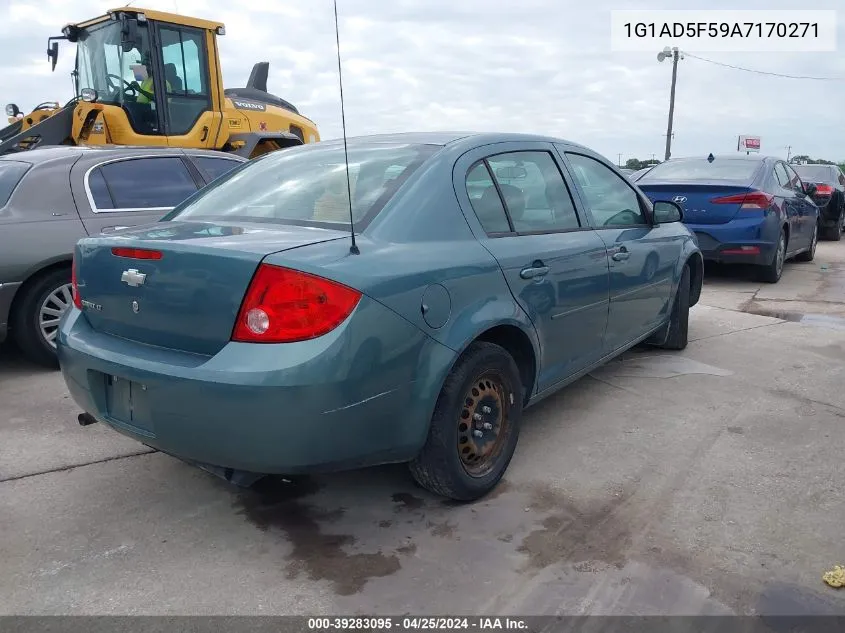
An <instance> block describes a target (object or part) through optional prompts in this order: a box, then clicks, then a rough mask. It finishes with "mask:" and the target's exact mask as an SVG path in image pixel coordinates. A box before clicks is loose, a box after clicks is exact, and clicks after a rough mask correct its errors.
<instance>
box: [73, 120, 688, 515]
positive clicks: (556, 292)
mask: <svg viewBox="0 0 845 633" xmlns="http://www.w3.org/2000/svg"><path fill="white" fill-rule="evenodd" d="M350 193H351V196H350ZM350 198H351V203H350ZM350 217H351V218H352V220H354V222H353V223H352V226H350ZM681 220H682V211H681V208H680V207H679V205H677V204H675V203H673V202H671V201H669V202H655V203H654V204H652V203H651V202H649V200H648V199H647V198H646V197H645V196H644V195H642V193H641V192H639V191H638V190H637V189H636V187H634V186H633V185H632V184H631V183H630V182H629V181H628V179H627V178H625V176H624V175H623V174H621V173H620V172H619V170H618V169H616V168H615V167H614V166H613V165H612V164H611V163H610V162H609V161H607V160H606V159H604V158H603V157H602V156H600V155H598V154H596V153H595V152H593V151H591V150H589V149H587V148H585V147H582V146H580V145H576V144H573V143H569V142H566V141H562V140H559V139H554V138H546V137H538V136H528V135H517V134H464V135H460V134H433V133H428V134H402V135H389V136H372V137H362V138H356V139H350V140H349V147H348V163H347V161H346V159H345V152H344V145H343V143H342V142H321V143H317V144H313V145H306V146H302V147H299V148H294V149H290V150H285V151H280V152H275V153H271V154H267V155H265V156H263V157H261V158H259V159H256V160H254V161H251V162H249V163H245V164H244V165H243V166H241V167H238V168H236V169H234V170H233V171H232V172H230V173H229V174H228V175H227V176H224V177H222V178H221V179H219V180H217V181H216V182H215V183H213V184H211V185H210V186H208V187H206V188H204V189H203V190H201V191H200V192H198V193H197V194H196V195H194V196H193V197H192V198H189V199H188V200H186V201H185V202H184V203H183V204H181V205H179V206H178V207H177V208H175V209H174V210H173V211H172V212H171V213H170V214H168V215H167V216H165V217H164V219H163V220H162V221H161V222H158V223H155V224H152V225H147V226H144V227H136V228H133V229H127V230H123V231H118V232H115V233H111V234H108V235H100V236H96V237H89V238H85V239H83V240H81V241H80V242H79V244H78V245H77V247H76V251H75V253H74V264H73V296H74V307H73V308H72V309H70V310H69V311H68V312H67V313H66V315H65V316H64V317H63V320H62V324H61V328H60V333H59V336H58V343H57V345H58V355H59V359H60V364H61V369H62V373H63V376H64V379H65V382H66V384H67V386H68V389H69V390H70V393H71V395H72V397H73V399H74V400H75V401H76V403H77V404H78V405H79V406H80V407H81V408H82V409H83V411H84V413H82V414H80V422H83V423H91V422H95V421H96V422H100V423H103V424H106V425H108V426H109V427H111V428H113V429H114V430H116V431H118V432H120V433H123V434H125V435H127V436H129V437H132V438H135V439H136V440H138V441H139V442H143V443H144V444H147V445H149V446H151V447H155V448H157V449H159V450H161V451H163V452H165V453H168V454H170V455H172V456H175V457H177V458H179V459H182V460H185V461H187V462H190V463H192V464H196V465H199V466H201V467H203V468H205V469H207V470H210V471H212V472H215V473H217V474H219V475H221V476H223V477H225V478H226V479H228V480H229V481H233V482H235V483H241V484H243V485H247V483H248V482H249V481H251V480H254V479H255V478H257V477H258V476H260V475H262V474H267V473H281V474H301V473H311V472H318V471H329V470H335V471H336V470H345V469H352V468H358V467H363V466H368V465H375V464H382V463H388V462H407V463H409V465H410V470H411V473H412V474H413V477H414V478H415V479H416V481H417V482H418V483H419V484H420V485H421V486H423V487H425V488H427V489H429V490H431V491H433V492H435V493H437V494H440V495H444V496H447V497H450V498H453V499H456V500H472V499H476V498H478V497H480V496H482V495H484V494H485V493H487V492H488V491H490V490H491V489H492V488H493V487H495V486H496V484H497V482H498V481H499V480H500V478H501V477H502V476H503V474H504V472H505V470H506V469H507V467H508V464H509V462H510V460H511V457H512V455H513V454H514V449H515V448H516V443H517V438H518V436H519V430H520V422H521V419H522V412H523V409H524V408H526V407H528V406H530V405H533V404H535V403H536V402H539V401H540V400H542V399H543V398H545V397H546V396H548V395H550V394H552V393H554V392H556V391H557V390H559V389H560V388H561V387H563V386H564V385H566V384H568V383H570V382H572V381H574V380H576V379H577V378H579V377H580V376H583V375H585V374H586V373H588V372H590V371H591V370H593V369H595V368H596V367H598V366H600V365H601V364H603V363H605V362H607V361H608V360H610V359H612V358H613V357H615V356H617V355H619V354H621V353H622V352H624V351H625V350H627V349H628V348H630V347H632V346H634V345H636V344H638V343H641V342H645V343H648V344H652V345H655V346H658V347H663V348H667V349H674V350H680V349H683V348H684V347H685V346H686V344H687V327H688V315H689V308H690V306H692V305H694V304H695V303H696V302H697V300H698V297H699V294H700V291H701V283H702V268H703V260H702V257H701V253H700V251H699V250H698V248H697V246H696V244H695V240H694V238H693V236H692V234H691V233H690V231H689V230H687V229H686V227H685V226H684V225H683V224H682V222H681ZM352 229H354V240H353V231H352Z"/></svg>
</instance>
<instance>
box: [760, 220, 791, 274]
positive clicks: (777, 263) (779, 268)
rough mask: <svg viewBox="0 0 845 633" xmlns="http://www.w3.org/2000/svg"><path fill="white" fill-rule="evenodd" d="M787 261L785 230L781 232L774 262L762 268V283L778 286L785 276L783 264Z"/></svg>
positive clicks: (773, 258)
mask: <svg viewBox="0 0 845 633" xmlns="http://www.w3.org/2000/svg"><path fill="white" fill-rule="evenodd" d="M785 261H786V233H785V232H784V230H783V229H781V230H780V237H778V245H777V249H776V250H775V254H774V257H772V261H771V263H769V264H766V265H765V266H762V267H761V268H760V273H759V277H760V281H765V282H766V283H770V284H776V283H777V282H779V281H780V278H781V275H783V264H784V262H785Z"/></svg>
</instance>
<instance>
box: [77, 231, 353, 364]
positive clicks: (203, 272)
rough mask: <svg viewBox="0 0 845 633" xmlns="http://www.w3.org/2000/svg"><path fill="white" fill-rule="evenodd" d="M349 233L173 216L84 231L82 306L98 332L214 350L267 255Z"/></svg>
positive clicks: (79, 267) (226, 338) (79, 280)
mask: <svg viewBox="0 0 845 633" xmlns="http://www.w3.org/2000/svg"><path fill="white" fill-rule="evenodd" d="M346 236H348V233H346V232H345V231H342V230H331V229H322V228H310V227H300V226H289V225H287V226H282V225H269V224H248V223H244V224H232V223H225V222H221V223H209V222H178V221H176V222H167V223H156V224H154V225H148V226H144V227H135V228H133V229H130V230H128V231H119V232H117V233H111V234H109V235H107V236H106V235H103V236H97V237H91V238H86V239H84V240H82V241H81V242H80V243H79V245H77V248H76V252H75V268H76V270H75V274H76V280H77V283H78V291H79V296H80V299H81V301H82V304H83V307H82V310H83V312H84V313H85V315H86V318H87V319H88V322H89V323H90V324H91V327H92V328H93V329H94V330H96V331H98V332H103V333H106V334H111V335H114V336H118V337H121V338H125V339H129V340H132V341H137V342H141V343H145V344H149V345H155V346H159V347H165V348H169V349H178V350H182V351H186V352H192V353H197V354H205V355H212V354H214V353H216V352H217V351H219V350H220V349H221V348H222V347H223V346H224V345H225V344H226V343H227V342H228V341H229V340H230V337H231V334H232V329H233V327H234V323H235V319H236V318H237V314H238V310H239V308H240V305H241V301H242V299H243V297H244V294H245V293H246V291H247V288H248V287H249V284H250V281H251V280H252V277H253V275H254V273H255V271H256V269H257V268H258V265H259V263H260V262H261V260H262V259H264V257H265V256H267V255H269V254H271V253H277V252H280V251H286V250H290V249H294V248H299V247H301V246H306V245H309V244H316V243H319V242H325V241H329V240H335V239H341V238H343V237H346Z"/></svg>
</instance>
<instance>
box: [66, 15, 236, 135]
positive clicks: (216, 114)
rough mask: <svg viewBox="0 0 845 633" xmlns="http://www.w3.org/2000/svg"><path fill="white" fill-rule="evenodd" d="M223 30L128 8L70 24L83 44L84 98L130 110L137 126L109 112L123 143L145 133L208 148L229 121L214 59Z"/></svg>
mask: <svg viewBox="0 0 845 633" xmlns="http://www.w3.org/2000/svg"><path fill="white" fill-rule="evenodd" d="M212 25H213V23H212ZM222 32H223V30H222V26H219V27H215V28H214V29H210V28H204V27H203V26H195V25H191V24H186V23H177V22H167V21H162V20H157V19H151V18H149V17H148V16H147V15H145V14H144V13H140V12H138V13H131V12H126V11H122V10H121V11H115V12H113V13H110V14H109V16H107V17H106V18H105V19H101V21H99V22H96V21H95V22H92V23H88V24H83V25H78V26H75V27H73V29H72V30H71V31H68V30H67V29H66V30H65V35H66V36H67V35H68V33H70V37H68V39H69V40H71V41H75V42H76V44H77V55H76V67H75V70H74V80H75V82H76V92H77V95H82V97H83V99H84V100H89V101H94V102H95V103H99V104H102V105H103V106H114V107H119V108H120V109H121V110H122V111H123V113H124V114H125V121H126V122H128V126H129V128H131V131H130V130H128V129H125V128H126V124H125V123H124V122H123V121H120V122H118V121H117V120H116V119H114V120H110V119H109V117H108V115H107V111H106V113H105V114H106V120H107V125H108V127H109V132H110V134H111V136H112V137H113V138H114V139H115V142H117V143H121V144H138V142H136V141H135V140H133V139H132V136H141V137H146V138H145V139H144V141H145V142H152V143H153V144H159V145H167V144H179V145H182V146H185V145H187V146H194V147H206V146H208V145H209V144H210V143H211V142H212V139H211V137H212V136H213V134H214V133H215V132H216V130H217V129H218V128H219V126H220V123H221V121H222V111H221V110H222V107H221V94H220V93H221V92H222V88H221V85H220V79H219V77H218V76H217V74H216V72H215V73H214V74H213V76H212V65H211V64H209V59H210V58H211V56H215V57H216V54H217V51H216V40H215V36H216V35H217V34H218V33H222ZM210 48H211V49H212V50H211V53H209V49H210ZM120 118H121V119H122V118H123V117H120ZM173 137H177V138H176V139H173ZM157 138H160V139H161V140H160V141H157ZM168 139H170V141H176V143H173V142H169V140H168Z"/></svg>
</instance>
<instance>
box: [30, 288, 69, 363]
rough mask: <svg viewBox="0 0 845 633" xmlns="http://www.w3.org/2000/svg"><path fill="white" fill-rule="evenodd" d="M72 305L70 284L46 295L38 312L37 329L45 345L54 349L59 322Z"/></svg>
mask: <svg viewBox="0 0 845 633" xmlns="http://www.w3.org/2000/svg"><path fill="white" fill-rule="evenodd" d="M71 304H73V289H72V286H71V284H64V285H62V286H59V287H58V288H56V289H55V290H54V291H53V292H51V293H50V294H48V295H47V298H46V299H44V301H43V302H42V303H41V307H40V308H39V310H38V327H39V329H40V330H41V336H43V337H44V340H45V341H46V342H47V344H48V345H49V346H50V347H52V348H54V349H55V347H56V335H57V334H58V333H59V321H60V320H61V318H62V316H63V315H64V313H65V312H67V310H68V308H70V306H71Z"/></svg>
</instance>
